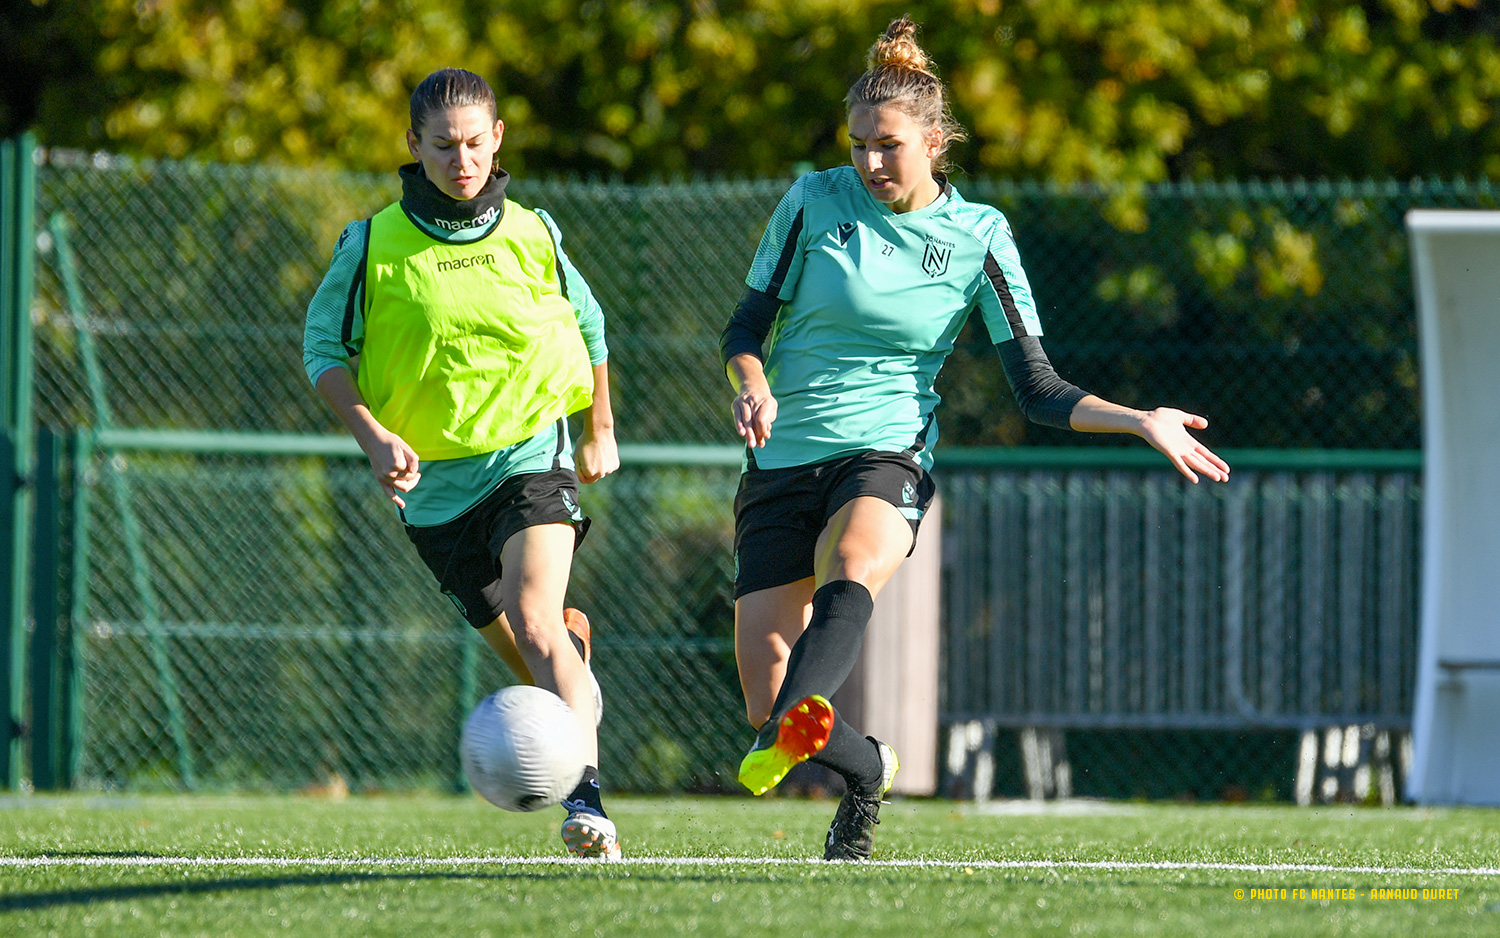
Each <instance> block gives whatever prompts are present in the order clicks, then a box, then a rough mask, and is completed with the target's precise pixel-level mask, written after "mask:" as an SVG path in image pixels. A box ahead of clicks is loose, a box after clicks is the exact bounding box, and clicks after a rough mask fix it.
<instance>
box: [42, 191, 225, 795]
mask: <svg viewBox="0 0 1500 938" xmlns="http://www.w3.org/2000/svg"><path fill="white" fill-rule="evenodd" d="M48 227H49V229H50V231H51V233H52V243H53V249H54V250H55V251H56V254H57V270H58V277H59V279H61V280H62V282H63V292H64V294H65V295H66V297H67V301H68V307H69V309H70V311H71V312H72V314H73V317H74V321H75V322H76V323H77V325H78V353H79V356H80V357H81V358H82V359H83V365H84V373H85V376H86V377H87V379H88V385H89V395H90V397H91V398H92V399H93V403H94V411H95V422H96V423H97V424H98V427H99V429H100V430H108V429H110V428H111V427H113V425H114V418H113V416H112V414H111V412H110V408H109V399H108V397H107V396H106V394H105V383H104V373H103V370H102V369H101V368H100V365H99V355H98V351H97V349H95V347H94V339H93V333H92V332H91V331H90V324H89V322H88V317H87V305H86V304H85V302H84V298H83V288H82V286H81V285H80V283H79V279H78V265H77V264H76V263H75V261H74V257H73V249H72V246H71V243H70V241H69V238H68V220H67V218H66V216H64V215H63V214H62V213H61V212H59V213H56V214H54V215H53V216H52V217H51V219H50V220H49V226H48ZM126 471H127V470H126V469H125V468H124V467H123V466H116V465H110V466H109V467H108V468H107V469H106V472H107V473H108V474H109V479H110V482H111V484H112V488H113V490H114V496H115V502H116V507H117V508H118V509H119V512H120V528H121V536H122V539H123V540H124V542H125V553H126V556H127V557H128V558H129V561H130V572H131V579H132V581H133V583H134V586H135V591H136V596H137V597H138V598H139V599H140V603H141V616H142V618H143V619H144V620H145V623H146V629H147V633H148V635H149V636H150V644H151V659H152V663H153V664H154V665H155V668H156V675H157V690H158V692H159V693H160V694H161V699H162V705H163V708H164V709H165V710H166V724H167V727H166V728H167V732H168V734H169V735H170V736H171V738H172V745H173V748H174V749H175V750H176V754H177V771H178V774H179V775H180V776H181V778H182V784H183V785H184V786H185V787H187V788H190V789H191V788H196V787H197V786H198V777H197V769H196V768H195V765H194V760H193V752H192V749H190V748H189V745H188V737H187V718H186V716H185V712H184V707H183V705H182V695H181V692H180V691H179V689H178V685H177V672H176V669H175V668H174V667H173V664H172V658H171V655H170V653H169V651H168V649H167V639H166V635H165V634H164V633H163V631H162V617H161V608H160V606H161V604H160V602H159V601H158V599H157V595H156V587H155V584H154V583H153V582H152V579H151V564H150V559H149V558H148V557H147V556H146V548H145V540H144V535H143V533H142V531H141V525H140V519H139V517H138V515H137V514H136V510H135V502H134V498H133V496H132V494H131V490H130V480H129V478H128V477H127V476H126Z"/></svg>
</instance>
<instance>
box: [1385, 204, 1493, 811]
mask: <svg viewBox="0 0 1500 938" xmlns="http://www.w3.org/2000/svg"><path fill="white" fill-rule="evenodd" d="M1406 228H1407V232H1408V234H1409V235H1410V238H1411V249H1412V267H1413V276H1414V279H1415V285H1416V291H1417V314H1418V317H1419V320H1420V325H1421V346H1422V393H1423V398H1424V404H1423V410H1424V414H1423V418H1424V444H1423V450H1424V463H1425V480H1424V495H1423V499H1424V502H1423V528H1424V530H1423V536H1422V550H1423V567H1422V619H1421V647H1420V653H1419V656H1418V661H1417V698H1416V712H1415V713H1414V714H1413V718H1412V738H1413V743H1414V748H1415V751H1414V753H1413V759H1412V766H1411V775H1410V777H1409V778H1408V779H1407V795H1408V796H1409V797H1410V798H1411V799H1413V800H1414V801H1417V802H1421V803H1425V804H1489V805H1500V212H1460V211H1413V212H1410V213H1408V214H1407V216H1406Z"/></svg>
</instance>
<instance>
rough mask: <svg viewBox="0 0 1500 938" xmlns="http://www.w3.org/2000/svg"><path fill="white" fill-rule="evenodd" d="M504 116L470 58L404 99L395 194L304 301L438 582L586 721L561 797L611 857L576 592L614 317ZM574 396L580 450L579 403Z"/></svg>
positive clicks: (587, 849)
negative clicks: (538, 190)
mask: <svg viewBox="0 0 1500 938" xmlns="http://www.w3.org/2000/svg"><path fill="white" fill-rule="evenodd" d="M504 132H505V125H504V123H503V122H501V120H500V119H499V116H498V114H497V113H496V108H495V93H494V91H493V90H492V89H491V88H490V86H489V83H488V82H486V81H485V80H484V79H483V78H481V77H479V76H478V75H475V74H474V73H472V72H468V71H464V70H462V69H453V68H448V69H442V70H440V71H437V72H434V73H432V74H431V75H429V76H427V78H426V79H424V80H423V81H422V83H421V84H420V85H418V86H417V89H416V91H415V92H413V94H412V97H411V128H410V129H409V130H407V132H406V143H407V148H408V149H409V150H410V151H411V155H412V159H413V160H414V161H415V162H413V163H410V164H408V165H406V166H403V167H401V170H400V178H401V190H402V192H401V199H400V201H398V202H396V203H394V204H392V205H390V206H387V207H386V208H385V209H383V210H381V211H380V212H377V213H376V214H375V215H374V217H372V218H370V219H367V220H361V221H355V222H352V223H351V224H349V225H348V226H347V227H346V228H345V229H344V231H343V234H341V235H340V237H339V241H338V244H337V246H336V247H335V248H334V254H333V260H332V262H331V263H330V265H329V270H328V273H327V275H326V276H325V277H324V279H323V282H322V284H321V285H320V286H319V287H318V290H317V293H316V294H315V296H314V297H313V300H312V302H311V304H310V305H309V307H308V312H307V326H306V331H305V333H304V337H303V361H304V364H305V366H306V368H307V375H308V378H309V379H310V380H311V381H312V382H313V385H314V386H315V387H316V388H317V390H318V393H319V394H320V395H321V396H322V397H323V399H324V400H325V401H327V403H328V405H329V406H330V407H332V408H333V410H334V412H335V413H337V414H338V416H339V418H340V419H341V420H342V421H343V423H344V425H345V426H346V427H348V429H349V432H350V433H352V434H353V435H354V438H355V439H356V440H358V441H359V445H360V447H361V448H362V449H363V450H364V452H365V454H366V455H367V456H368V457H369V459H370V468H371V469H372V470H373V471H374V473H375V478H376V480H377V481H378V482H379V483H380V485H381V487H382V488H383V489H384V490H385V493H386V495H387V496H389V497H390V499H391V500H392V502H394V503H395V506H396V509H397V511H398V513H399V514H400V517H401V520H402V522H403V523H404V525H405V528H406V533H407V536H408V538H409V539H410V540H411V542H412V544H413V545H414V546H415V547H416V550H417V553H418V554H419V555H420V556H421V558H422V560H423V561H424V562H425V563H426V564H427V566H428V567H429V568H430V569H431V570H432V573H433V575H434V576H435V577H436V578H437V581H438V585H439V588H440V589H441V590H442V591H443V593H444V594H446V595H447V596H448V598H449V599H450V600H452V601H453V603H454V605H455V606H457V607H458V609H459V611H460V612H461V613H462V614H463V615H464V617H465V618H467V619H468V621H469V623H470V624H471V625H473V626H474V628H476V629H478V630H479V634H480V635H482V636H483V637H484V639H485V641H486V642H487V643H488V644H489V645H490V646H491V647H492V648H493V649H494V650H495V651H496V652H497V653H498V654H499V655H500V657H501V658H502V659H503V660H504V661H505V663H506V665H507V666H508V667H509V668H510V669H511V671H512V672H514V673H515V675H516V676H517V678H519V679H520V680H522V681H525V682H527V683H534V684H536V685H538V686H540V687H544V688H546V689H547V690H550V691H553V692H554V693H556V694H557V695H558V696H560V697H562V699H563V700H565V701H567V703H568V705H569V706H570V707H572V709H573V712H574V713H575V714H577V716H578V719H579V721H580V722H581V723H582V724H583V725H584V731H585V738H586V739H587V752H586V753H585V762H586V763H587V768H586V769H585V770H584V775H583V779H582V780H581V781H580V782H579V784H578V787H577V789H575V790H574V791H573V792H572V793H571V794H570V795H569V796H568V797H567V798H565V799H564V800H563V807H564V808H565V809H566V811H567V818H566V819H565V820H564V821H563V825H562V838H563V842H564V843H565V844H566V846H567V849H568V850H569V851H570V852H571V853H573V854H575V855H577V856H587V857H606V858H618V857H619V856H620V847H619V842H618V837H617V833H616V830H615V825H614V823H613V822H612V821H611V820H610V819H609V817H608V816H607V815H606V814H605V811H604V806H603V803H602V800H601V797H600V789H599V768H598V765H599V755H598V740H597V736H596V735H595V733H596V725H597V715H598V708H599V707H600V706H601V705H602V698H601V697H600V696H599V693H598V684H597V682H594V681H593V675H592V672H591V670H590V669H589V667H588V662H589V657H590V634H589V624H588V620H587V618H585V617H584V616H583V614H582V613H581V612H579V611H578V610H576V609H564V607H563V600H564V596H565V593H566V591H567V586H568V576H569V573H570V571H571V568H572V562H573V551H574V550H575V549H576V548H577V546H578V543H579V542H580V541H582V539H583V536H584V533H585V532H586V531H587V530H588V519H587V518H585V517H584V516H583V514H582V512H581V511H580V509H579V505H578V484H579V482H580V481H582V482H586V483H587V482H594V481H596V480H598V479H600V478H603V477H604V476H605V475H607V474H609V473H611V472H613V471H614V470H616V469H618V468H619V465H620V459H619V452H618V449H617V447H616V445H615V437H614V418H613V416H612V414H611V411H610V402H609V367H608V356H609V350H608V347H607V346H606V344H605V340H604V315H603V313H602V312H601V310H600V309H599V304H598V303H597V302H596V301H595V300H594V297H593V294H592V293H591V292H590V290H589V287H588V284H587V283H585V282H584V280H583V278H582V277H581V276H579V274H578V271H577V270H576V269H574V267H573V265H572V263H571V262H570V261H569V260H568V256H567V255H566V254H564V253H563V250H562V235H561V233H560V232H559V231H558V229H557V226H556V224H554V223H553V221H552V219H551V218H549V217H548V216H547V215H546V213H544V212H542V211H541V210H533V209H526V208H523V207H522V206H520V205H518V204H516V203H515V202H513V201H510V200H509V199H507V198H506V197H505V186H506V183H507V181H508V180H509V178H510V177H509V174H508V173H506V172H505V170H503V169H501V168H500V167H499V166H498V164H497V163H496V152H497V151H498V150H499V148H500V143H501V139H502V137H503V135H504ZM578 412H581V414H582V435H581V437H580V439H579V440H578V447H577V450H576V452H575V450H574V447H573V441H572V439H571V438H570V434H569V431H568V424H567V417H568V415H569V414H573V413H578Z"/></svg>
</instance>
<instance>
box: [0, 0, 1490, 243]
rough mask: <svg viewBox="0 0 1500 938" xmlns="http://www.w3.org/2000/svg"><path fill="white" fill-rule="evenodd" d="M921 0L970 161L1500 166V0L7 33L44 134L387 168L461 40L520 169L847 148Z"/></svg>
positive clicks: (856, 3) (742, 5)
mask: <svg viewBox="0 0 1500 938" xmlns="http://www.w3.org/2000/svg"><path fill="white" fill-rule="evenodd" d="M903 12H910V13H911V14H912V15H913V16H914V18H916V19H917V20H918V21H919V22H922V23H924V24H925V29H924V32H923V33H922V36H921V38H922V41H923V42H924V44H925V45H926V46H927V48H928V50H929V51H930V52H931V53H932V55H933V57H934V59H935V61H936V62H937V63H938V65H939V68H940V72H941V74H942V75H943V77H944V78H945V79H946V80H947V81H948V83H949V85H950V87H951V89H952V93H953V100H954V105H955V110H956V113H957V116H958V117H959V119H960V121H961V122H963V123H964V124H965V125H966V126H968V127H969V128H970V130H971V132H972V136H973V139H972V140H971V141H970V143H969V144H968V145H966V146H964V147H961V148H960V149H959V150H958V151H957V153H956V156H957V158H958V163H959V165H962V166H965V167H967V168H968V169H969V170H971V171H973V172H982V173H984V174H987V175H1004V176H1009V177H1012V178H1021V177H1025V178H1038V179H1054V180H1124V181H1158V180H1163V179H1168V178H1178V179H1181V178H1208V177H1219V178H1222V177H1226V176H1238V177H1245V176H1267V175H1275V176H1305V177H1324V176H1352V177H1360V176H1394V177H1401V178H1405V177H1412V176H1418V175H1425V174H1431V173H1438V174H1443V175H1455V174H1457V175H1470V176H1472V175H1497V174H1500V122H1497V121H1496V120H1495V119H1494V112H1495V107H1496V103H1497V99H1500V39H1497V35H1500V30H1497V26H1500V11H1497V10H1496V8H1495V6H1494V5H1481V4H1479V3H1478V2H1477V0H1364V2H1350V0H1305V2H1298V0H1275V2H1263V0H1113V2H1110V3H1099V2H1095V0H1050V2H1047V3H1037V2H1018V0H1012V2H1003V0H954V2H947V3H921V2H916V3H912V2H901V3H896V2H888V0H726V2H706V0H700V2H694V3H668V2H662V0H627V2H604V0H542V2H531V3H519V2H513V0H509V2H507V0H500V2H495V0H420V2H419V0H362V2H355V0H235V2H232V3H222V2H205V0H83V2H80V3H77V4H63V3H61V2H60V0H32V2H31V3H30V4H29V5H26V6H19V5H18V9H17V11H15V12H10V13H7V14H5V25H6V26H7V32H10V33H11V34H12V35H13V36H14V37H15V45H16V47H17V49H32V50H35V49H38V48H42V49H48V50H53V54H51V55H50V56H44V55H40V54H38V53H36V52H34V51H33V52H32V53H30V54H29V55H26V56H23V55H21V53H19V52H18V53H17V55H16V57H15V61H16V62H18V63H20V64H21V66H23V67H24V68H25V69H26V70H27V73H28V75H30V77H31V79H32V80H31V81H29V82H17V83H15V84H14V86H13V87H12V88H11V89H10V90H9V91H8V95H7V97H8V100H7V107H6V108H5V109H4V110H3V111H0V118H3V119H4V120H5V122H6V124H7V128H6V130H7V132H13V131H15V130H18V129H20V128H21V127H22V126H24V125H25V124H26V123H29V122H31V121H32V120H34V121H35V122H36V123H37V125H38V129H39V131H40V133H41V135H42V138H43V139H44V141H45V142H46V143H48V144H49V145H58V146H82V147H88V148H103V149H109V150H114V151H120V152H125V153H129V154H132V155H150V156H167V157H187V156H191V157H194V158H201V159H210V160H222V161H230V162H252V161H253V162H264V161H271V162H279V163H290V164H298V165H333V166H342V167H347V168H354V169H377V170H384V169H389V168H390V167H391V166H393V165H394V164H396V163H398V162H401V161H404V160H405V159H406V158H407V157H406V151H405V147H404V146H403V140H402V133H401V132H402V130H403V129H404V128H405V126H406V123H407V120H406V104H407V96H408V94H409V92H410V90H411V88H412V87H413V86H415V84H416V83H417V82H418V81H419V80H420V79H421V78H422V77H423V76H424V75H426V74H427V73H428V72H430V71H431V70H433V69H435V68H438V67H442V66H446V65H462V66H464V67H467V68H471V69H473V70H475V71H477V72H479V73H481V74H483V75H485V76H487V77H488V78H490V80H491V81H492V83H493V84H494V85H495V88H496V91H497V94H498V95H499V99H500V111H501V116H502V118H503V119H504V120H505V121H506V123H507V126H508V134H507V138H506V148H505V150H504V151H502V152H503V154H504V158H505V161H506V163H507V165H508V166H509V167H510V168H512V169H513V170H517V171H528V170H529V171H533V172H534V171H536V170H545V171H548V172H565V173H574V174H604V175H619V176H623V177H626V178H632V179H642V178H652V177H658V176H663V175H681V174H713V175H730V176H736V177H745V176H752V177H755V176H765V175H781V174H784V173H786V172H787V171H788V170H789V168H790V167H791V166H793V165H794V164H796V163H797V162H799V161H802V160H808V159H811V160H814V161H815V162H817V163H818V164H821V165H829V164H834V163H838V162H841V161H842V160H844V159H846V158H847V156H846V151H845V147H844V144H843V143H842V141H841V136H840V135H841V126H842V122H843V118H844V114H843V107H842V100H843V96H844V92H845V91H846V90H847V88H848V86H849V84H850V82H851V81H852V79H853V78H854V77H855V76H856V75H857V74H858V72H859V71H860V69H861V67H862V64H863V60H864V53H865V50H866V49H867V48H868V46H869V45H870V43H871V42H872V41H873V40H874V38H875V37H876V36H877V35H878V33H879V32H880V30H881V29H882V28H883V27H884V26H885V24H886V23H887V22H888V21H889V20H890V19H891V18H892V17H894V16H896V15H899V14H901V13H903ZM80 63H82V67H80ZM16 71H17V72H20V71H21V68H20V67H18V68H17V69H16ZM38 76H40V80H38ZM1113 211H1114V214H1115V219H1114V220H1115V221H1116V223H1117V224H1119V225H1121V226H1122V227H1126V228H1135V229H1136V230H1139V229H1138V226H1139V225H1140V224H1142V223H1143V221H1142V218H1141V216H1140V213H1139V212H1138V211H1135V210H1133V209H1132V208H1131V206H1130V205H1129V204H1128V203H1124V202H1122V203H1121V204H1119V205H1117V206H1115V207H1114V209H1113Z"/></svg>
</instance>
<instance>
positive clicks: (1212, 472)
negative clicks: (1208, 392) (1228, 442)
mask: <svg viewBox="0 0 1500 938" xmlns="http://www.w3.org/2000/svg"><path fill="white" fill-rule="evenodd" d="M1207 426H1208V418H1206V417H1200V416H1198V415H1197V414H1190V413H1188V412H1187V411H1183V410H1177V409H1176V408H1175V407H1158V408H1156V409H1155V410H1153V411H1149V412H1147V414H1146V416H1145V418H1144V419H1143V420H1142V422H1141V438H1142V439H1144V440H1145V441H1146V442H1147V443H1150V444H1151V445H1152V446H1154V447H1156V448H1157V449H1159V450H1161V452H1162V454H1163V455H1165V456H1166V457H1167V458H1168V459H1170V460H1171V461H1172V465H1174V466H1176V467H1177V471H1178V472H1180V473H1182V474H1183V475H1185V476H1187V477H1188V479H1190V480H1192V482H1193V483H1194V484H1197V482H1198V474H1199V473H1202V474H1203V475H1205V476H1207V477H1208V478H1209V479H1212V480H1213V481H1215V482H1228V481H1229V463H1227V462H1225V461H1224V460H1222V459H1220V458H1219V457H1218V456H1216V455H1215V454H1214V452H1213V450H1210V449H1209V448H1208V447H1207V446H1204V445H1203V444H1202V443H1199V442H1198V441H1197V440H1196V439H1194V437H1193V435H1192V434H1191V433H1189V432H1188V428H1192V429H1194V430H1202V429H1204V428H1206V427H1207Z"/></svg>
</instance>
